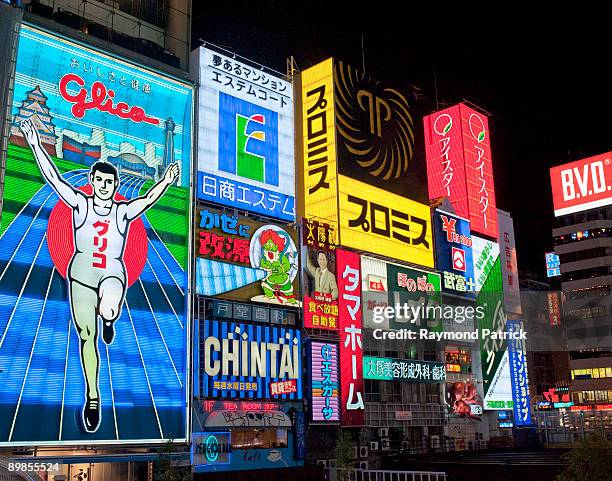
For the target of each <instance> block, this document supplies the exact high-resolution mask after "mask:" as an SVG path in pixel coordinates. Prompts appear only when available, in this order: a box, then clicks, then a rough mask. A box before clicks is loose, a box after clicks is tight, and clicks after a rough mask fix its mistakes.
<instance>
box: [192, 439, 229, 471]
mask: <svg viewBox="0 0 612 481" xmlns="http://www.w3.org/2000/svg"><path fill="white" fill-rule="evenodd" d="M191 438H192V440H191V464H192V465H193V466H206V465H219V464H231V462H232V444H231V433H230V432H229V431H223V432H202V433H193V434H192V435H191Z"/></svg>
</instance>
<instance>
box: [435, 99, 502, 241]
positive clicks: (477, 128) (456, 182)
mask: <svg viewBox="0 0 612 481" xmlns="http://www.w3.org/2000/svg"><path fill="white" fill-rule="evenodd" d="M423 123H424V127H425V153H426V157H427V184H428V188H429V198H430V199H435V198H438V197H448V198H449V200H450V201H451V204H452V205H453V207H454V208H455V211H456V213H457V215H459V216H461V217H466V218H468V219H469V220H470V222H471V230H472V232H475V233H479V234H483V235H486V236H490V237H493V238H497V208H496V203H495V187H494V184H493V168H492V164H491V143H490V138H489V121H488V119H487V117H486V116H485V115H483V114H481V113H479V112H477V111H475V110H474V109H471V108H469V107H468V106H466V105H465V104H458V105H455V106H453V107H450V108H448V109H445V110H441V111H439V112H435V113H433V114H431V115H428V116H426V117H425V118H424V119H423Z"/></svg>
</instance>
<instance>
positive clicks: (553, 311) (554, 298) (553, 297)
mask: <svg viewBox="0 0 612 481" xmlns="http://www.w3.org/2000/svg"><path fill="white" fill-rule="evenodd" d="M547 300H548V319H549V321H550V325H551V326H553V327H554V326H559V325H560V324H561V308H560V300H559V293H558V292H557V291H552V292H549V293H548V295H547Z"/></svg>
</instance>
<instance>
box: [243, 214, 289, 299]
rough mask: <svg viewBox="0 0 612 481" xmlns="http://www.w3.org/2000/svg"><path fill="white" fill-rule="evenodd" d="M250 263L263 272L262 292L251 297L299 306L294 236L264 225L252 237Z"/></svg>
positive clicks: (278, 228) (280, 229) (277, 228)
mask: <svg viewBox="0 0 612 481" xmlns="http://www.w3.org/2000/svg"><path fill="white" fill-rule="evenodd" d="M250 247H251V249H250V250H251V253H250V254H251V265H252V267H254V268H258V269H261V270H263V271H264V272H265V274H266V276H265V277H264V278H263V279H262V280H261V288H262V290H263V295H259V296H255V297H253V298H251V300H252V301H258V302H268V303H272V304H282V305H291V306H299V305H300V304H301V303H300V302H299V301H298V300H297V296H296V294H295V292H294V286H293V281H294V280H295V277H296V275H297V272H298V256H297V249H296V247H295V243H294V242H293V239H292V238H291V237H290V236H289V234H288V233H287V232H285V231H284V230H283V229H282V228H280V227H278V226H275V225H265V226H262V227H260V228H259V229H257V231H256V232H255V234H253V237H252V238H251V246H250Z"/></svg>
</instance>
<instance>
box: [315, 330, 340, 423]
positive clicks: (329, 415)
mask: <svg viewBox="0 0 612 481" xmlns="http://www.w3.org/2000/svg"><path fill="white" fill-rule="evenodd" d="M310 359H311V367H310V373H311V406H312V420H313V421H324V422H334V421H336V422H337V421H339V420H340V381H339V379H338V345H337V344H333V343H327V342H318V341H313V342H312V343H311V346H310Z"/></svg>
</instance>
